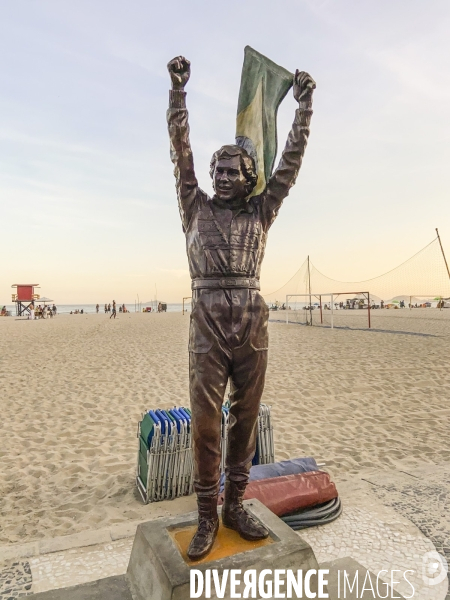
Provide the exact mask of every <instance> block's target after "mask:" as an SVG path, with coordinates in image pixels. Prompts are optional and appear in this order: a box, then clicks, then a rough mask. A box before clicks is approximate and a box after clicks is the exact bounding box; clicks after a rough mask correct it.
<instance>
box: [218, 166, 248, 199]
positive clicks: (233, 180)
mask: <svg viewBox="0 0 450 600" xmlns="http://www.w3.org/2000/svg"><path fill="white" fill-rule="evenodd" d="M213 188H214V191H215V192H216V196H217V197H218V198H219V199H220V200H224V201H225V202H229V201H230V200H236V199H239V198H245V197H246V196H247V180H246V178H245V176H244V174H243V172H242V167H241V161H240V158H239V156H232V157H231V158H220V159H219V160H218V161H217V163H216V168H215V169H214V177H213Z"/></svg>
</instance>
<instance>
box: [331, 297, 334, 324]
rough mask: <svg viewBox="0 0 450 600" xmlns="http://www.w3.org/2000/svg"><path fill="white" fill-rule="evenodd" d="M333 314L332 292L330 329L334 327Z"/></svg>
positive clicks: (332, 299)
mask: <svg viewBox="0 0 450 600" xmlns="http://www.w3.org/2000/svg"><path fill="white" fill-rule="evenodd" d="M333 315H334V298H333V294H331V329H334V322H333Z"/></svg>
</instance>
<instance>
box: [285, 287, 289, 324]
mask: <svg viewBox="0 0 450 600" xmlns="http://www.w3.org/2000/svg"><path fill="white" fill-rule="evenodd" d="M288 298H289V296H288V295H287V294H286V304H285V306H286V325H289V310H288V306H289V304H288Z"/></svg>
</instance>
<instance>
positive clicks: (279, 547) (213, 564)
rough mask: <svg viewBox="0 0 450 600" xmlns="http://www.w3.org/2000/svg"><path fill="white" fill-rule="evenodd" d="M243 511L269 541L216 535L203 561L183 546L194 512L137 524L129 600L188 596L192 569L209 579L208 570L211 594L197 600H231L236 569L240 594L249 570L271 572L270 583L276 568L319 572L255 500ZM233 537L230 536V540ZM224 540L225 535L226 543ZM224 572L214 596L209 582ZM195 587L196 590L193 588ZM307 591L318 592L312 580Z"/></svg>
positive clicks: (301, 544)
mask: <svg viewBox="0 0 450 600" xmlns="http://www.w3.org/2000/svg"><path fill="white" fill-rule="evenodd" d="M244 504H245V507H246V509H247V510H248V511H249V512H250V513H251V514H252V515H253V516H254V517H255V518H256V519H258V520H259V521H260V522H261V523H263V524H264V525H265V527H267V529H268V530H269V532H270V537H269V539H268V540H263V541H262V542H258V543H255V542H247V541H245V540H242V539H241V538H240V537H239V536H238V535H237V534H235V533H234V532H231V533H232V536H231V537H230V535H229V533H230V532H229V530H224V531H222V526H221V530H220V531H219V536H218V539H217V541H216V543H215V545H214V548H213V550H212V552H211V554H209V555H208V556H207V557H205V558H204V559H203V560H202V561H198V562H195V563H192V562H190V561H189V560H188V558H187V556H186V549H187V545H188V543H189V541H190V538H191V537H192V534H193V532H194V531H195V526H196V523H197V513H189V514H187V515H182V516H179V517H172V518H168V519H159V520H155V521H151V522H148V523H143V524H142V525H139V526H138V528H137V532H136V537H135V540H134V545H133V549H132V552H131V558H130V563H129V566H128V571H127V576H126V577H127V581H128V584H129V587H130V589H131V592H132V595H133V598H134V600H186V599H187V598H190V597H191V588H190V579H191V570H192V569H196V570H197V571H198V572H200V573H199V577H200V578H202V577H203V578H204V580H205V581H206V580H207V579H208V574H207V571H208V570H210V572H211V577H210V581H211V594H210V595H208V593H207V592H206V590H205V588H204V589H203V594H202V595H201V596H196V597H199V598H207V597H209V598H212V599H213V600H214V599H217V598H219V597H220V598H224V599H225V600H228V599H231V598H232V597H236V596H232V595H231V594H232V591H231V589H230V588H231V586H230V579H231V569H235V570H240V571H241V573H240V575H238V574H236V577H237V579H239V580H240V582H241V583H240V586H239V587H237V588H236V590H235V591H237V592H238V593H239V592H240V593H242V592H243V590H244V587H245V584H244V571H247V570H249V569H254V570H255V571H256V579H258V578H259V575H260V573H261V572H262V571H263V570H264V569H270V570H271V574H269V575H268V579H273V572H274V570H275V569H282V570H283V569H284V570H286V569H292V570H293V571H294V573H295V574H297V570H298V569H302V571H303V574H304V573H305V572H306V571H308V570H309V569H318V568H319V566H318V564H317V561H316V558H315V556H314V553H313V551H312V549H311V547H310V546H309V545H308V544H307V543H306V542H305V541H303V540H302V538H301V537H300V536H299V535H298V534H296V533H295V532H294V531H292V529H290V527H288V526H287V525H286V524H285V523H283V521H281V520H280V519H279V518H278V517H276V516H275V515H274V514H273V513H272V512H270V511H269V510H268V509H267V508H266V507H265V506H264V505H263V504H261V503H260V502H259V501H257V500H248V501H246V502H245V503H244ZM234 535H235V537H234V538H233V536H234ZM225 537H227V539H226V541H225V539H224V538H225ZM226 569H228V570H229V571H228V575H229V576H228V579H227V582H226V586H225V593H224V595H222V594H220V595H217V593H216V586H215V585H214V581H213V572H212V571H213V570H217V575H218V577H219V578H220V583H223V579H222V575H223V573H224V570H226ZM196 589H197V587H196ZM310 589H311V592H317V578H315V577H314V578H312V579H311V586H310ZM259 597H260V595H259V594H258V598H259Z"/></svg>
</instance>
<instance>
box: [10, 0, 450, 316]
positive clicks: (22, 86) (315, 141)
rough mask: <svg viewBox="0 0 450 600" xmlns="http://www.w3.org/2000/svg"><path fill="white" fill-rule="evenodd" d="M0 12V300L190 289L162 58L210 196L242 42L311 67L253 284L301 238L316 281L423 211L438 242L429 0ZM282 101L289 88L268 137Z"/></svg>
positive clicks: (286, 259)
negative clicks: (35, 292) (307, 110)
mask: <svg viewBox="0 0 450 600" xmlns="http://www.w3.org/2000/svg"><path fill="white" fill-rule="evenodd" d="M0 10H1V19H0V73H1V77H0V206H1V210H0V251H1V257H2V258H1V268H0V304H2V303H9V302H10V299H11V296H10V294H11V292H13V291H14V290H12V289H11V285H12V284H14V283H39V284H40V286H41V290H40V293H41V294H42V295H45V296H47V297H50V298H52V299H54V300H55V301H56V302H57V303H59V304H67V303H84V302H85V303H91V302H93V303H96V302H99V303H100V304H101V303H105V302H111V301H112V299H113V298H114V299H115V300H116V301H117V302H125V303H133V302H134V301H135V300H136V299H137V298H138V297H139V299H140V301H144V302H145V301H148V300H151V299H154V298H155V295H157V297H158V299H161V300H165V301H167V302H181V299H182V297H183V296H189V295H190V279H189V274H188V267H187V258H186V253H185V240H184V235H183V232H182V229H181V223H180V218H179V214H178V207H177V200H176V193H175V185H174V177H173V168H172V163H171V162H170V158H169V141H168V134H167V125H166V109H167V106H168V95H169V94H168V90H169V87H170V80H169V76H168V73H167V68H166V65H167V62H168V61H169V60H170V59H171V58H173V57H174V56H177V55H180V54H181V55H184V56H186V57H187V58H188V59H189V60H190V61H191V65H192V75H191V80H190V81H189V83H188V85H187V87H186V91H187V93H188V94H187V103H188V108H189V115H190V125H191V143H192V147H193V152H194V160H195V168H196V174H197V178H198V180H199V184H200V186H201V187H202V189H204V190H205V191H206V192H207V193H210V194H211V193H212V188H211V180H210V177H209V161H210V158H211V155H212V154H213V153H214V151H215V150H217V149H218V148H219V147H220V146H222V145H223V144H226V143H233V141H234V132H235V122H236V107H237V97H238V91H239V83H240V76H241V68H242V62H243V53H244V47H245V46H246V45H247V44H248V45H250V46H252V47H253V48H255V49H256V50H258V51H259V52H261V53H262V54H265V55H266V56H268V57H269V58H271V59H272V60H273V61H275V62H277V63H278V64H280V65H282V66H283V67H285V68H287V69H289V70H291V71H294V70H295V69H296V68H299V69H300V70H305V71H308V72H309V73H311V75H312V76H313V77H314V79H315V81H316V82H317V89H316V91H315V96H314V115H313V118H312V123H311V135H310V138H309V144H308V148H307V150H306V154H305V158H304V161H303V165H302V168H301V172H300V176H299V178H298V180H297V184H296V186H295V187H294V188H293V189H292V190H291V193H290V195H289V197H288V198H287V199H286V200H285V202H284V205H283V207H282V209H281V210H280V213H279V216H278V219H277V221H276V222H275V224H274V225H273V227H272V229H271V231H270V235H269V238H268V243H267V250H266V256H265V259H264V263H263V269H262V276H261V282H262V291H263V293H268V292H272V291H273V290H276V289H277V288H279V287H281V286H283V284H285V283H286V281H288V280H289V278H290V277H291V276H292V275H293V274H294V273H295V271H296V270H297V269H298V268H299V267H300V265H301V264H302V263H303V261H304V260H305V257H306V256H307V255H310V256H311V260H312V261H313V263H314V265H315V266H316V267H317V268H318V269H320V271H321V272H323V273H325V274H326V275H328V276H329V277H332V278H333V279H337V280H344V281H360V280H363V279H369V278H371V277H375V276H377V275H379V274H380V273H383V272H385V271H388V270H390V269H391V268H393V267H394V266H396V265H397V264H400V263H401V262H403V261H404V260H406V259H407V258H408V257H409V256H411V255H413V254H414V253H415V252H416V251H418V250H420V248H422V247H423V246H425V245H426V244H427V243H428V242H430V241H431V240H432V239H433V237H434V236H435V227H438V228H439V232H440V234H441V238H442V242H443V244H444V247H446V248H447V249H448V254H450V201H449V198H450V195H449V192H450V168H449V165H450V119H449V115H448V112H449V106H450V36H449V35H448V32H449V30H450V4H449V3H448V0H442V1H439V0H427V2H424V0H396V1H395V2H392V1H391V0H376V1H375V0H352V1H349V0H278V1H277V2H273V1H270V2H269V1H267V0H239V1H235V0H231V1H228V2H222V3H220V4H219V3H215V2H210V1H206V0H201V1H200V0H190V2H185V1H179V0H174V1H172V2H160V1H158V2H156V1H149V0H145V1H144V0H129V1H128V2H123V1H122V0H120V1H117V0H96V1H94V2H92V0H89V1H86V0H77V1H76V2H69V1H64V0H63V1H61V0H40V1H39V0H29V1H25V0H18V1H15V2H11V1H6V0H3V1H2V2H0ZM294 110H295V101H294V99H293V98H292V96H291V95H288V97H287V98H286V99H285V100H284V101H283V103H282V105H281V107H280V111H279V115H278V135H279V151H280V150H281V149H282V148H283V146H284V142H285V139H286V137H287V134H288V132H289V129H290V126H291V123H292V120H293V117H294ZM417 276H418V277H419V278H420V274H418V275H417Z"/></svg>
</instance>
